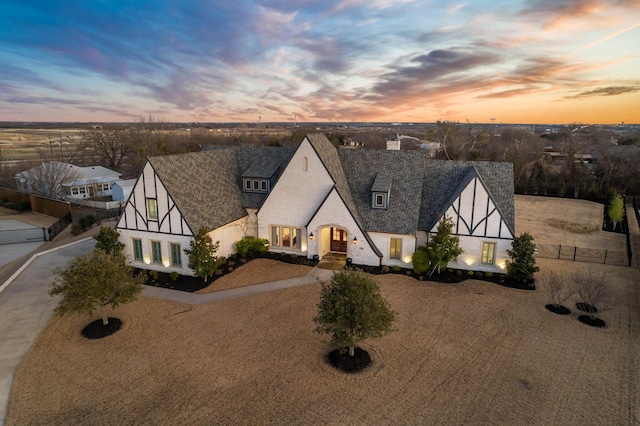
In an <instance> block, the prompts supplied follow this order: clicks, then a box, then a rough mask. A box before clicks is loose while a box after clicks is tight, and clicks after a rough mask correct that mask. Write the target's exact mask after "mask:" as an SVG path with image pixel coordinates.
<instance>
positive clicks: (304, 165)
mask: <svg viewBox="0 0 640 426" xmlns="http://www.w3.org/2000/svg"><path fill="white" fill-rule="evenodd" d="M302 170H303V171H305V172H306V171H307V170H309V159H308V158H307V157H303V158H302Z"/></svg>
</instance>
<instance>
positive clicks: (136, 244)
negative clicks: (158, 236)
mask: <svg viewBox="0 0 640 426" xmlns="http://www.w3.org/2000/svg"><path fill="white" fill-rule="evenodd" d="M133 258H134V259H135V260H140V261H142V240H139V239H137V238H134V239H133Z"/></svg>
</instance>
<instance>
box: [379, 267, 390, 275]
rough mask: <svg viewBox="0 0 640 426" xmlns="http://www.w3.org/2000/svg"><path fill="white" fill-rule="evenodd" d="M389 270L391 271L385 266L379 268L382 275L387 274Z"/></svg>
mask: <svg viewBox="0 0 640 426" xmlns="http://www.w3.org/2000/svg"><path fill="white" fill-rule="evenodd" d="M390 270H391V268H389V267H388V266H387V265H384V266H383V267H382V268H381V271H382V273H383V274H388V273H389V271H390Z"/></svg>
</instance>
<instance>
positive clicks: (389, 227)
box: [339, 150, 515, 234]
mask: <svg viewBox="0 0 640 426" xmlns="http://www.w3.org/2000/svg"><path fill="white" fill-rule="evenodd" d="M339 155H340V159H341V161H342V165H343V167H344V171H345V173H346V176H347V180H348V184H349V188H350V191H351V195H352V196H353V200H354V203H355V205H356V206H357V209H358V211H359V216H360V217H361V218H362V226H363V228H364V230H366V231H374V232H388V233H398V234H413V233H415V232H416V230H425V231H428V230H430V229H432V228H433V226H434V225H435V224H436V222H437V221H438V218H439V215H440V214H442V213H444V212H445V211H446V210H447V208H448V207H449V205H450V204H451V202H452V201H453V199H455V198H456V197H457V196H458V195H459V194H460V192H461V191H462V190H463V189H464V188H465V187H466V184H467V183H468V181H469V180H470V178H471V177H473V176H478V177H479V178H480V179H481V180H482V182H483V183H484V184H485V186H486V187H487V190H488V191H489V193H490V194H491V196H492V198H493V199H494V201H495V203H496V205H497V207H498V210H499V211H500V213H501V214H502V217H503V218H504V220H505V223H506V224H507V226H508V227H509V229H510V230H511V231H512V232H514V230H515V208H514V201H513V168H512V166H511V164H510V163H492V162H483V161H475V162H458V161H444V160H430V159H428V158H427V155H426V154H425V153H424V152H422V151H375V150H367V151H346V150H345V151H340V153H339ZM388 171H391V174H392V182H391V194H390V196H389V203H388V207H387V209H372V208H371V191H372V187H373V185H374V184H376V185H377V183H378V181H379V178H378V176H379V174H380V173H384V174H386V173H387V172H388ZM514 234H515V232H514Z"/></svg>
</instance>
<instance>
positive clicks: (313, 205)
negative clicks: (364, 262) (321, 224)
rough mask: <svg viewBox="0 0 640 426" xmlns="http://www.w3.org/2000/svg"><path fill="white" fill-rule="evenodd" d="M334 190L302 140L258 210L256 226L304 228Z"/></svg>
mask: <svg viewBox="0 0 640 426" xmlns="http://www.w3.org/2000/svg"><path fill="white" fill-rule="evenodd" d="M333 186H334V182H333V179H332V178H331V176H330V175H329V173H328V171H327V169H326V168H325V166H324V165H323V163H322V160H321V159H320V157H319V156H318V155H317V153H316V152H315V150H314V149H313V147H312V146H311V144H310V143H309V141H308V139H307V138H305V139H304V140H303V141H302V143H301V144H300V146H299V147H298V149H297V150H296V151H295V153H294V154H293V156H292V157H291V160H290V161H289V163H288V164H287V166H286V167H285V169H284V170H283V171H282V174H281V175H280V178H279V179H278V181H277V182H276V184H275V185H274V186H273V188H272V189H271V192H270V193H269V195H268V196H267V199H266V200H265V202H264V204H263V205H262V207H261V208H260V210H259V212H258V218H259V219H258V221H259V224H260V223H261V222H265V221H266V223H268V224H280V225H296V226H304V225H305V224H306V223H307V222H308V221H309V220H310V219H311V216H312V215H313V214H314V213H315V211H316V209H317V208H318V206H319V205H320V204H321V203H322V201H323V200H324V198H325V197H326V196H327V194H328V193H329V191H331V189H332V188H333ZM260 226H262V224H260Z"/></svg>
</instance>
